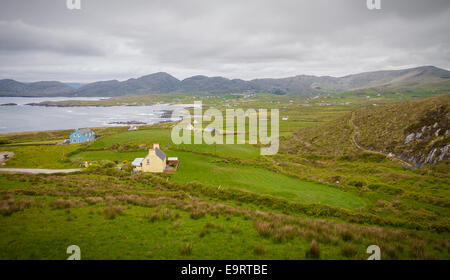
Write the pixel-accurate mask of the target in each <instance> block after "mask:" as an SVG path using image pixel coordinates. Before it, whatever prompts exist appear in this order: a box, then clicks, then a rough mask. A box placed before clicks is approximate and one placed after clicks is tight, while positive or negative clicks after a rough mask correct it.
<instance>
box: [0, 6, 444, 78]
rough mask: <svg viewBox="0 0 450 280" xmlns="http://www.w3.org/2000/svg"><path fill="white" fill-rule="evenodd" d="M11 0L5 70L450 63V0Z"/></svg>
mask: <svg viewBox="0 0 450 280" xmlns="http://www.w3.org/2000/svg"><path fill="white" fill-rule="evenodd" d="M81 5H82V7H81V8H82V9H81V10H69V9H67V7H66V0H33V1H30V0H0V79H2V78H12V79H16V80H19V81H25V82H28V81H38V80H60V81H66V82H91V81H97V80H111V79H118V80H125V79H128V78H132V77H139V76H142V75H146V74H150V73H154V72H159V71H163V72H168V73H170V74H172V75H173V76H175V77H177V78H179V79H183V78H186V77H189V76H192V75H200V74H201V75H207V76H224V77H227V78H242V79H246V80H248V79H253V78H264V77H274V78H279V77H288V76H295V75H300V74H310V75H331V76H343V75H347V74H352V73H358V72H364V71H373V70H381V69H400V68H408V67H414V66H422V65H434V66H438V67H441V68H445V69H450V35H449V34H450V0H428V1H425V0H381V5H382V7H381V10H369V9H367V6H366V0H309V1H306V0H305V1H303V0H271V1H269V0H221V1H216V0H183V1H181V0H179V1H178V0H161V1H155V0H127V1H124V0H81Z"/></svg>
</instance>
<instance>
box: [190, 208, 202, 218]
mask: <svg viewBox="0 0 450 280" xmlns="http://www.w3.org/2000/svg"><path fill="white" fill-rule="evenodd" d="M190 216H191V218H192V219H194V220H197V219H200V218H203V217H204V216H205V212H204V211H202V210H200V209H197V208H196V209H193V210H192V212H191V215H190Z"/></svg>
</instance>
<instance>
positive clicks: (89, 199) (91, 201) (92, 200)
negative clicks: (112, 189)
mask: <svg viewBox="0 0 450 280" xmlns="http://www.w3.org/2000/svg"><path fill="white" fill-rule="evenodd" d="M84 200H85V201H86V202H87V203H88V204H90V205H92V204H98V203H102V202H103V198H101V197H86V198H85V199H84Z"/></svg>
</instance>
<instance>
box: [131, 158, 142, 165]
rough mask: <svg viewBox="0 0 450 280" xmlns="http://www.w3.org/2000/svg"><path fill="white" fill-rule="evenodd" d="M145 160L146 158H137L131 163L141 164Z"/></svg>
mask: <svg viewBox="0 0 450 280" xmlns="http://www.w3.org/2000/svg"><path fill="white" fill-rule="evenodd" d="M143 160H144V158H135V159H134V160H133V162H132V163H131V164H132V165H133V166H141V163H142V161H143Z"/></svg>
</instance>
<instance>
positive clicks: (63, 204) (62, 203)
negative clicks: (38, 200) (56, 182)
mask: <svg viewBox="0 0 450 280" xmlns="http://www.w3.org/2000/svg"><path fill="white" fill-rule="evenodd" d="M51 206H52V207H53V208H56V209H67V208H73V207H82V206H85V203H82V202H80V201H79V200H71V199H67V200H66V199H64V198H59V199H57V200H55V201H53V202H52V203H51Z"/></svg>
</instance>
